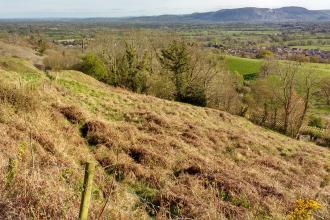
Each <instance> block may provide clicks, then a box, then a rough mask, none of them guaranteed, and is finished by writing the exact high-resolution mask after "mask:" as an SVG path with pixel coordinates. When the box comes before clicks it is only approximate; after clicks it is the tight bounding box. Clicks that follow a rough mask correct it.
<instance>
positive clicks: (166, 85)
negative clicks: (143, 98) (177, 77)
mask: <svg viewBox="0 0 330 220" xmlns="http://www.w3.org/2000/svg"><path fill="white" fill-rule="evenodd" d="M147 85H148V90H147V93H148V94H149V95H153V96H156V97H158V98H162V99H168V100H173V99H174V98H175V85H174V83H173V81H172V80H171V79H170V77H169V76H168V75H161V74H153V75H151V76H150V78H149V79H148V82H147Z"/></svg>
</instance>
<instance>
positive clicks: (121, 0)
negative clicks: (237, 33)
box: [0, 0, 330, 18]
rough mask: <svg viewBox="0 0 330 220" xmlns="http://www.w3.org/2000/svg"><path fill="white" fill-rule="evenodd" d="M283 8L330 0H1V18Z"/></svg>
mask: <svg viewBox="0 0 330 220" xmlns="http://www.w3.org/2000/svg"><path fill="white" fill-rule="evenodd" d="M283 6H302V7H306V8H308V9H330V0H231V1H228V0H0V18H40V17H44V18H50V17H126V16H142V15H160V14H187V13H192V12H205V11H215V10H219V9H226V8H239V7H267V8H277V7H283Z"/></svg>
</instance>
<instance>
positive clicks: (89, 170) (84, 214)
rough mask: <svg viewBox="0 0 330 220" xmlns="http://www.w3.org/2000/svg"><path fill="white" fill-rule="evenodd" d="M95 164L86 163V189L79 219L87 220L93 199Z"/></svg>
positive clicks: (82, 198) (83, 193) (84, 189)
mask: <svg viewBox="0 0 330 220" xmlns="http://www.w3.org/2000/svg"><path fill="white" fill-rule="evenodd" d="M94 170H95V164H94V163H86V167H85V178H84V188H83V192H82V197H81V203H80V212H79V219H80V220H87V218H88V208H89V204H90V201H91V197H92V187H93V177H94Z"/></svg>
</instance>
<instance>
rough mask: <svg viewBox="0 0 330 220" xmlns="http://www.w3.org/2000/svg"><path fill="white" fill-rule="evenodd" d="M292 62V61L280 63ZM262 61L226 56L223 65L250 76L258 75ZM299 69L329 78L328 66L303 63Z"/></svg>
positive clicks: (329, 66) (329, 68)
mask: <svg viewBox="0 0 330 220" xmlns="http://www.w3.org/2000/svg"><path fill="white" fill-rule="evenodd" d="M286 62H293V61H280V63H286ZM262 64H263V60H261V59H251V58H242V57H235V56H226V57H225V65H226V67H227V68H228V70H229V71H231V72H238V73H239V74H242V75H245V74H251V73H259V72H260V68H261V67H262ZM301 69H302V70H306V71H312V72H315V73H316V74H317V75H318V76H320V77H321V78H322V77H329V76H330V64H323V63H303V64H301Z"/></svg>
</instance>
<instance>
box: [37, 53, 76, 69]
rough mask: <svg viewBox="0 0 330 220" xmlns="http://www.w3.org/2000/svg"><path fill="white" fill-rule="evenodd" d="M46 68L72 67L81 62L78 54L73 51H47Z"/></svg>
mask: <svg viewBox="0 0 330 220" xmlns="http://www.w3.org/2000/svg"><path fill="white" fill-rule="evenodd" d="M43 63H44V67H45V69H46V70H55V71H58V70H67V69H72V68H74V67H75V66H77V65H78V63H79V58H78V56H77V55H76V54H75V53H73V52H65V51H63V52H62V53H61V52H58V51H54V50H52V51H47V57H46V58H45V59H44V61H43Z"/></svg>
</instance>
